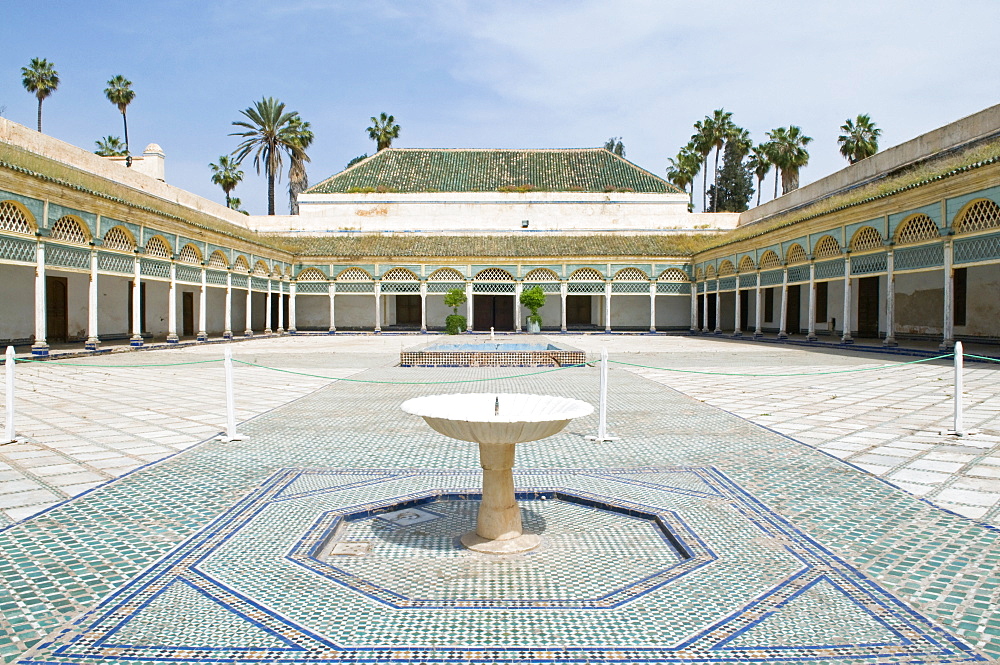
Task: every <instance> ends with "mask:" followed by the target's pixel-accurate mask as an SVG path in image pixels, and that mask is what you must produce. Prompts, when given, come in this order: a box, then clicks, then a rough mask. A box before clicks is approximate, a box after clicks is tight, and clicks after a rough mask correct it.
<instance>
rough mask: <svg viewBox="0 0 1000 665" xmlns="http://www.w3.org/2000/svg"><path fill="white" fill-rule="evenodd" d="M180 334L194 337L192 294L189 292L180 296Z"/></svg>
mask: <svg viewBox="0 0 1000 665" xmlns="http://www.w3.org/2000/svg"><path fill="white" fill-rule="evenodd" d="M181 334H182V335H184V336H185V337H194V294H193V293H191V292H190V291H185V292H184V293H182V294H181Z"/></svg>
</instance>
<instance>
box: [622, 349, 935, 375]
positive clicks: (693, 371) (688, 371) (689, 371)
mask: <svg viewBox="0 0 1000 665" xmlns="http://www.w3.org/2000/svg"><path fill="white" fill-rule="evenodd" d="M953 355H955V354H953V353H946V354H944V355H940V356H934V357H933V358H921V359H920V360H911V361H909V362H905V363H891V364H889V365H879V366H878V367H858V368H853V369H837V370H832V371H829V372H793V373H790V374H740V373H737V372H704V371H701V370H696V369H673V368H670V367H652V366H650V365H639V364H636V363H627V362H624V361H621V360H611V361H610V362H613V363H615V364H617V365H630V366H632V367H643V368H645V369H658V370H662V371H664V372H683V373H684V374H711V375H713V376H755V377H768V376H822V375H824V374H845V373H847V372H871V371H873V370H877V369H887V368H890V367H900V366H902V365H915V364H916V363H925V362H929V361H931V360H940V359H942V358H950V357H951V356H953Z"/></svg>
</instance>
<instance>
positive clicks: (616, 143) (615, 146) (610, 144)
mask: <svg viewBox="0 0 1000 665" xmlns="http://www.w3.org/2000/svg"><path fill="white" fill-rule="evenodd" d="M604 149H605V150H607V151H608V152H613V153H614V154H616V155H618V156H619V157H624V156H625V144H624V143H622V137H620V136H612V137H611V138H609V139H608V140H607V141H605V142H604Z"/></svg>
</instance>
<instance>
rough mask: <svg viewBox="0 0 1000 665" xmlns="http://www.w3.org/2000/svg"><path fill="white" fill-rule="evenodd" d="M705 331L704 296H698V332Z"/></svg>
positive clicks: (702, 294)
mask: <svg viewBox="0 0 1000 665" xmlns="http://www.w3.org/2000/svg"><path fill="white" fill-rule="evenodd" d="M704 329H705V294H704V293H699V294H698V330H704Z"/></svg>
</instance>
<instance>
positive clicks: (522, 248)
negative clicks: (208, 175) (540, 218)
mask: <svg viewBox="0 0 1000 665" xmlns="http://www.w3.org/2000/svg"><path fill="white" fill-rule="evenodd" d="M710 238H711V236H706V235H687V234H685V235H681V234H676V235H675V234H660V235H632V236H617V235H616V236H542V235H530V236H502V235H498V236H444V237H442V236H382V235H363V236H334V237H330V236H322V237H315V238H307V237H293V238H288V237H285V238H282V240H283V244H284V245H285V248H286V249H288V250H289V251H291V252H293V253H295V254H296V255H297V256H300V257H306V256H309V257H319V256H322V257H345V258H350V257H359V258H364V257H410V256H412V257H459V256H461V257H475V256H483V257H486V256H489V257H498V258H519V257H563V256H565V257H583V256H593V257H597V256H607V257H613V256H657V257H662V256H690V255H692V254H693V253H694V252H696V251H698V250H700V249H701V248H702V247H703V246H704V245H705V244H706V243H707V241H708V240H709V239H710Z"/></svg>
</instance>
